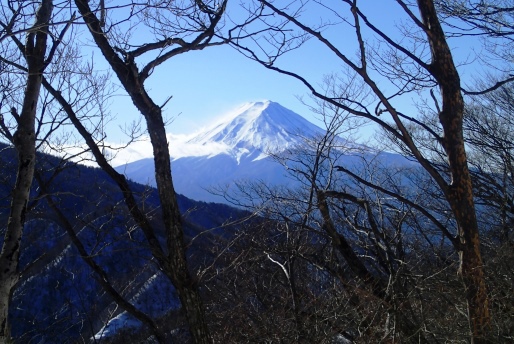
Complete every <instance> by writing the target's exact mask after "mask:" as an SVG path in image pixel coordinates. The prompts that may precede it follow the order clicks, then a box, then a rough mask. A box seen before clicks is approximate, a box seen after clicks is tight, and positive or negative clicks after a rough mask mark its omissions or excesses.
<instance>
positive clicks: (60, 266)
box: [0, 143, 243, 343]
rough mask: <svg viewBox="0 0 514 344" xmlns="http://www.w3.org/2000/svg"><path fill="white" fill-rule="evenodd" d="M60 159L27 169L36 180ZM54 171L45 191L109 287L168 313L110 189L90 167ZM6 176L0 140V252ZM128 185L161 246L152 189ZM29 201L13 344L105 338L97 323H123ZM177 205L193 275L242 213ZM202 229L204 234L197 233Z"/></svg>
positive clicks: (163, 285) (159, 278)
mask: <svg viewBox="0 0 514 344" xmlns="http://www.w3.org/2000/svg"><path fill="white" fill-rule="evenodd" d="M60 161H61V160H60V159H59V158H56V157H52V156H50V155H46V154H38V155H37V168H38V169H39V171H40V172H41V173H42V175H43V178H45V179H46V178H47V177H50V175H51V173H52V171H53V170H54V169H55V168H56V166H58V164H59V162H60ZM60 168H62V171H61V172H60V173H59V175H58V176H57V177H56V178H55V179H54V180H53V182H52V184H51V185H49V186H48V188H49V191H50V192H51V193H53V195H54V201H55V202H56V203H57V204H58V205H59V208H60V209H61V211H62V212H64V214H65V215H66V217H67V218H68V219H69V221H71V222H72V224H73V226H74V228H75V230H76V233H77V235H78V236H79V237H80V239H81V240H82V242H83V245H84V246H85V247H86V250H87V251H88V252H90V253H91V254H92V255H93V256H94V259H95V261H96V262H97V263H98V264H100V265H101V266H102V268H103V269H104V270H105V271H106V272H107V274H108V278H109V280H110V281H111V283H113V285H115V286H116V287H117V288H118V289H119V290H120V291H122V293H123V295H124V296H125V297H126V298H127V299H130V300H131V301H133V302H134V303H135V304H137V306H138V307H139V308H140V309H143V310H144V311H146V312H148V314H150V315H151V316H153V317H155V318H159V317H161V316H163V315H164V314H166V313H167V312H170V311H172V310H173V309H176V308H177V307H178V305H179V304H178V299H177V296H176V295H175V293H174V290H173V287H172V286H171V284H170V283H169V280H167V279H166V278H165V277H164V276H163V275H162V274H161V273H160V272H159V269H158V268H157V266H156V264H155V263H154V262H153V261H152V258H151V255H150V252H149V250H148V248H147V244H146V241H145V239H144V236H143V235H142V232H141V231H140V230H139V229H138V228H137V227H136V226H135V225H134V223H133V221H132V220H131V219H130V217H129V216H128V211H127V209H126V206H125V205H124V202H123V201H122V195H121V192H120V191H119V189H118V188H117V186H116V184H115V183H114V182H112V181H111V180H110V178H109V177H108V176H107V175H106V174H105V173H104V172H103V171H102V170H100V169H97V168H92V167H86V166H82V165H75V164H73V163H65V164H61V165H60ZM15 171H16V154H15V152H14V149H13V148H12V147H9V146H6V145H4V144H2V143H0V220H1V222H0V245H1V243H2V241H3V238H4V235H3V234H4V231H5V225H6V224H7V217H8V214H9V201H10V193H11V190H12V187H13V184H14V181H15V174H16V173H15ZM131 188H132V189H133V191H134V194H135V196H136V197H137V198H138V200H140V201H141V202H144V209H145V211H150V212H151V213H152V216H151V217H152V218H154V219H156V220H155V221H153V225H154V226H155V228H157V232H158V233H157V235H158V236H159V240H161V241H162V242H165V241H166V235H165V233H164V229H163V228H162V226H161V225H160V224H159V221H158V220H157V219H159V218H160V209H159V200H158V196H157V192H156V191H155V190H154V189H149V188H148V187H146V186H143V185H139V184H136V183H131ZM38 190H39V185H38V184H37V182H36V181H34V183H33V192H32V197H35V196H37V192H38ZM33 201H34V200H32V201H31V202H30V206H31V210H30V212H29V213H28V214H27V222H26V226H25V231H24V236H23V240H22V251H21V257H20V271H22V272H23V273H22V274H21V278H20V282H19V284H18V286H17V289H16V290H15V291H14V294H13V306H12V314H11V321H12V324H13V328H12V334H13V335H14V337H15V338H17V339H18V341H16V342H19V343H29V342H30V343H31V342H38V343H43V342H45V343H77V342H82V340H81V338H82V339H83V338H92V337H93V336H95V335H97V334H98V333H100V335H101V336H103V337H106V336H107V335H108V334H111V335H112V334H113V333H114V332H115V331H114V329H113V328H112V326H111V327H105V325H106V324H111V320H113V321H114V319H117V318H118V316H119V317H121V318H126V316H124V315H123V314H124V313H121V312H120V310H119V308H117V307H116V306H115V305H114V304H113V301H112V300H111V298H110V297H108V296H107V295H106V293H105V292H104V291H103V290H102V289H101V288H100V286H99V284H98V283H97V279H98V278H99V277H98V276H97V275H96V274H94V273H93V272H92V270H91V269H90V267H89V266H87V264H86V263H85V262H84V261H83V260H82V259H81V258H80V254H79V252H78V251H77V250H76V248H75V246H74V245H73V244H72V243H71V241H70V239H69V236H68V235H67V234H66V232H65V231H64V230H63V228H62V227H61V222H60V220H59V218H58V217H57V216H56V214H55V213H54V212H53V210H52V209H51V208H50V207H49V206H48V204H47V203H46V200H45V199H44V198H42V199H39V201H38V203H33ZM178 202H179V207H180V211H181V213H182V214H184V220H183V221H184V227H185V228H184V230H185V237H186V240H189V239H191V238H193V237H196V239H195V240H194V242H193V243H192V244H191V245H190V247H189V252H188V253H189V261H190V263H191V266H192V268H194V267H196V266H198V265H199V264H204V263H205V262H207V261H209V259H210V258H209V252H210V251H209V248H210V247H212V246H213V244H212V242H213V240H219V238H220V237H219V236H222V235H225V234H227V233H230V231H225V229H217V228H218V227H219V226H220V225H222V224H223V223H226V222H228V221H229V220H233V219H234V218H240V217H241V216H243V213H242V212H240V211H239V210H236V209H234V208H230V207H228V206H227V205H223V204H213V203H204V202H196V201H193V200H190V199H188V198H186V197H183V196H180V195H179V196H178ZM213 229H215V230H213ZM206 230H208V232H206V234H204V235H201V236H198V234H199V233H201V232H204V231H206ZM227 235H228V234H227ZM157 299H158V302H156V300H157ZM86 322H90V323H89V325H88V326H84V323H86ZM114 323H116V322H114ZM114 323H113V324H114ZM102 331H103V332H102Z"/></svg>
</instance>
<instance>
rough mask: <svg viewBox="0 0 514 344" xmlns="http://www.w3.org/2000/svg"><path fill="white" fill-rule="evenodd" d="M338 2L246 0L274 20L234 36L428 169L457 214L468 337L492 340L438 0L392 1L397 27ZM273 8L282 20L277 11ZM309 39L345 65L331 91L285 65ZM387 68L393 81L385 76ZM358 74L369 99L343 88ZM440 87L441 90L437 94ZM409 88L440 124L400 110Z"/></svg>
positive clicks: (458, 89)
mask: <svg viewBox="0 0 514 344" xmlns="http://www.w3.org/2000/svg"><path fill="white" fill-rule="evenodd" d="M342 4H343V5H345V6H346V9H344V7H342V6H338V7H336V6H335V5H334V6H331V5H326V4H322V3H320V2H303V1H297V2H293V3H291V4H288V6H282V5H279V4H278V3H277V2H273V1H258V2H257V3H256V4H255V5H254V7H251V5H249V6H247V10H248V11H250V12H251V11H256V9H260V8H263V7H264V8H266V9H268V11H269V12H266V13H273V14H274V15H275V17H265V19H264V21H265V23H266V24H267V25H269V26H270V27H273V28H274V30H273V31H270V32H273V34H270V35H267V36H262V37H261V39H257V38H256V39H255V42H256V44H255V45H252V44H247V45H245V44H243V43H239V44H238V42H235V43H234V44H235V45H236V46H237V47H238V48H239V50H240V51H241V52H242V53H243V54H245V55H247V56H248V57H249V58H251V59H254V60H256V61H258V62H259V63H261V64H262V65H263V66H265V67H266V68H268V69H271V70H275V71H277V72H279V73H282V74H285V75H289V76H291V77H293V78H296V79H297V80H299V81H300V82H302V83H303V84H305V86H307V88H308V89H309V90H310V91H311V92H312V94H313V95H314V96H316V97H319V98H320V99H322V100H324V101H326V102H328V103H330V104H332V105H333V106H335V107H338V108H340V109H342V110H344V111H347V112H348V113H350V114H352V115H354V116H358V117H361V118H365V119H368V120H370V121H371V122H373V123H375V124H377V125H378V126H379V127H381V128H382V129H383V130H384V131H385V132H386V133H388V135H389V137H390V138H391V139H392V140H393V142H394V143H395V145H397V146H399V147H400V149H401V150H402V151H404V152H408V154H409V155H410V156H411V157H412V158H414V159H415V160H416V161H417V162H418V163H419V164H420V165H421V166H422V167H423V168H424V169H425V170H426V172H427V173H428V174H429V175H430V176H431V178H432V179H433V181H434V182H435V184H436V185H437V187H438V188H439V190H440V192H441V193H442V194H443V195H444V198H445V199H446V202H447V204H448V206H449V207H450V209H451V212H452V214H453V216H454V219H455V221H456V224H457V233H455V234H452V233H451V232H449V231H448V232H446V233H445V232H442V234H444V235H446V236H447V234H450V235H451V239H450V240H451V242H452V244H453V247H454V250H455V251H456V252H458V253H459V256H460V267H459V274H460V276H461V277H462V281H463V284H464V286H465V291H466V292H465V298H466V300H467V303H468V314H469V328H470V332H471V335H470V337H471V338H472V341H473V342H475V343H481V342H488V341H489V339H488V334H489V331H490V323H491V314H490V312H489V300H488V296H487V289H486V283H485V277H484V270H483V262H482V257H481V253H480V239H479V226H478V222H477V217H476V211H475V202H474V193H473V188H472V182H471V174H470V171H469V168H468V161H467V155H466V149H465V139H464V134H463V116H464V98H463V90H462V89H463V88H462V85H461V80H460V75H459V71H458V68H457V65H456V63H455V60H454V57H453V56H452V51H451V48H450V46H449V44H448V41H447V39H446V36H445V31H444V28H443V25H442V24H441V22H440V21H439V17H438V14H439V13H438V12H437V9H436V7H435V2H434V1H432V0H419V1H416V2H407V1H401V0H397V1H391V5H396V6H397V8H398V10H399V11H400V12H402V13H403V15H404V16H403V21H402V24H401V25H402V26H401V27H398V28H397V31H396V33H392V34H389V32H391V31H387V30H390V29H391V28H384V29H381V28H380V27H379V25H377V24H375V23H374V22H373V21H372V19H371V17H369V16H368V15H367V13H366V9H365V7H363V6H364V5H360V4H359V2H358V1H351V0H348V1H343V2H342ZM312 10H316V11H324V13H325V14H326V17H325V18H329V19H324V20H322V21H321V23H320V22H313V21H312V17H309V13H311V12H310V11H312ZM416 12H417V13H416ZM456 14H457V16H458V13H457V12H456ZM277 17H278V18H281V19H282V20H277V19H276V18H277ZM266 18H273V19H269V20H266ZM334 27H337V28H338V30H339V33H340V32H345V31H344V30H346V32H348V33H350V32H353V34H354V35H353V42H354V44H355V45H354V46H356V47H357V54H356V57H355V58H354V57H353V56H355V55H351V54H348V53H347V52H345V46H343V45H341V42H340V41H338V40H337V39H334V38H332V37H333V36H332V34H333V32H332V31H331V29H332V28H334ZM348 39H349V38H347V39H346V40H345V42H346V43H347V42H348ZM307 40H309V43H310V42H312V41H315V42H316V44H319V46H320V48H324V49H326V52H327V56H331V57H333V58H335V60H337V61H339V62H341V63H343V65H344V66H346V68H347V70H348V72H345V73H346V74H345V75H346V77H347V80H346V81H345V80H339V81H338V83H339V92H338V93H337V94H327V93H326V92H324V90H323V89H320V88H319V87H317V86H316V85H315V84H314V83H313V82H311V81H310V80H309V79H308V78H307V76H306V75H303V73H302V72H299V71H295V70H290V69H288V68H287V67H281V66H280V57H281V56H282V55H283V54H284V53H286V52H290V51H291V50H294V49H297V48H299V47H301V45H302V44H304V43H305V41H307ZM312 44H314V43H312ZM347 45H348V44H346V46H347ZM384 77H385V78H387V82H386V84H388V86H381V85H383V84H384V82H382V81H383V78H384ZM356 78H358V79H361V80H362V81H363V83H364V84H365V88H363V90H364V92H370V94H371V95H372V96H370V97H368V98H367V99H365V100H364V101H356V100H354V99H353V98H352V97H351V95H350V96H348V95H347V94H346V93H345V89H346V88H347V87H348V85H349V84H350V83H351V82H352V80H355V79H356ZM508 81H510V78H507V79H503V80H501V81H498V82H497V83H496V84H494V85H491V86H489V87H486V88H485V91H487V90H490V89H494V88H495V87H498V86H497V85H501V84H502V83H505V82H508ZM334 88H336V86H334ZM434 91H437V92H438V95H437V96H436V93H435V92H434ZM413 92H416V93H417V94H421V95H422V96H426V97H428V98H429V99H430V98H431V99H433V105H432V108H434V109H435V112H436V113H437V118H438V122H437V123H436V129H435V130H434V128H433V127H432V126H431V125H430V124H431V123H427V122H424V118H423V116H416V115H406V114H405V113H407V112H412V109H408V110H407V111H403V112H402V111H401V110H400V109H399V106H400V104H399V100H400V99H404V98H405V96H406V95H409V94H412V93H413ZM386 117H388V118H389V119H390V121H388V120H387V119H386ZM420 133H423V135H425V136H426V137H429V138H430V139H431V140H432V141H434V142H437V145H439V146H440V147H441V151H442V152H444V153H443V155H444V159H446V160H447V164H448V165H447V166H448V169H447V170H445V171H443V170H441V169H439V168H438V166H437V164H436V163H434V162H433V161H432V160H431V159H430V156H429V155H427V154H428V152H427V151H425V150H424V147H423V145H422V144H421V142H420V141H419V140H418V138H417V137H419V136H420Z"/></svg>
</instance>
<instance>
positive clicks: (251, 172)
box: [117, 101, 369, 203]
mask: <svg viewBox="0 0 514 344" xmlns="http://www.w3.org/2000/svg"><path fill="white" fill-rule="evenodd" d="M324 134H325V130H323V129H321V128H319V127H318V126H316V125H314V124H313V123H311V122H309V121H308V120H306V119H305V118H303V117H302V116H300V115H298V114H296V113H294V112H293V111H291V110H288V109H286V108H284V107H283V106H281V105H280V104H278V103H275V102H272V101H262V102H254V103H248V104H245V105H243V106H241V107H240V108H238V109H237V110H236V111H234V112H232V113H230V114H228V115H227V116H225V117H224V118H222V119H221V120H219V121H218V122H217V123H215V124H214V125H213V126H211V127H209V128H207V129H205V130H202V131H200V132H198V133H197V134H196V135H195V136H194V137H192V138H189V140H187V141H185V142H178V141H173V140H172V139H170V143H169V145H170V152H171V153H170V154H171V158H172V174H173V181H174V185H175V190H176V192H178V193H180V194H183V195H185V196H186V197H189V198H191V199H195V200H201V201H207V202H222V203H223V202H224V199H223V198H222V197H221V196H218V195H214V194H212V193H211V192H209V190H212V188H215V187H218V186H220V187H223V186H227V185H230V184H232V183H234V182H235V181H241V180H251V181H263V182H265V183H267V184H268V185H291V183H292V180H291V178H288V176H287V171H286V169H285V168H284V166H282V165H281V164H279V163H277V162H276V161H275V160H274V159H273V158H271V157H270V153H273V154H276V153H280V152H283V151H285V150H286V149H287V148H292V147H295V146H297V145H298V144H301V143H303V142H304V141H305V139H306V138H307V139H309V138H310V139H312V138H315V137H321V136H322V135H324ZM341 142H343V140H342V139H341ZM353 145H354V146H355V144H353ZM363 147H364V146H363ZM368 149H369V148H368ZM117 170H118V171H119V172H121V173H124V174H125V175H126V176H127V177H128V178H130V179H132V180H134V181H136V182H139V183H142V184H149V185H151V186H155V177H154V166H153V159H152V158H147V159H141V160H138V161H135V162H131V163H128V164H125V165H121V166H118V167H117Z"/></svg>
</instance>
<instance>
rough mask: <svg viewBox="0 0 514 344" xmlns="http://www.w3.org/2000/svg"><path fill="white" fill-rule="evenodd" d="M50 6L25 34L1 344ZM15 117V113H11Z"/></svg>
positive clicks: (31, 159)
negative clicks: (23, 82)
mask: <svg viewBox="0 0 514 344" xmlns="http://www.w3.org/2000/svg"><path fill="white" fill-rule="evenodd" d="M52 10H53V3H52V1H51V0H43V1H42V2H41V5H40V7H39V8H38V10H37V12H36V21H35V23H34V25H33V27H32V29H31V30H30V31H29V32H28V34H27V41H26V46H25V52H24V53H25V58H26V61H27V70H28V72H27V82H26V87H25V94H24V99H23V105H22V111H21V114H20V115H19V116H15V117H16V118H18V128H17V130H16V132H15V134H14V135H13V144H14V147H15V148H16V151H17V154H18V171H17V175H16V183H15V186H14V189H13V191H12V201H11V210H10V214H9V219H8V223H7V229H6V232H5V236H4V243H3V246H2V251H1V253H0V344H2V343H6V342H8V341H9V340H10V331H9V321H8V316H9V303H10V298H11V295H12V291H13V287H14V285H15V284H16V283H17V282H18V277H19V276H18V261H19V257H20V245H21V238H22V235H23V226H24V224H25V213H26V209H27V203H28V200H29V196H30V187H31V185H32V179H33V176H34V166H35V160H36V136H35V117H36V109H37V104H38V98H39V92H40V90H41V82H42V77H43V71H44V69H45V66H46V64H45V54H46V47H47V37H48V26H47V25H48V23H49V21H50V18H51V16H52ZM12 111H13V112H14V113H15V114H16V109H14V108H13V109H12Z"/></svg>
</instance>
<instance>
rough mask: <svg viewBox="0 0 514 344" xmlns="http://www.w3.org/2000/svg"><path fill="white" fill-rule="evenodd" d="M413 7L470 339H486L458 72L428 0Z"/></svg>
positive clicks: (483, 292) (488, 319)
mask: <svg viewBox="0 0 514 344" xmlns="http://www.w3.org/2000/svg"><path fill="white" fill-rule="evenodd" d="M418 6H419V10H420V14H421V18H422V20H423V24H424V25H425V32H426V35H427V37H428V41H429V43H430V47H431V53H432V62H431V64H430V66H429V71H430V72H431V74H432V75H433V76H434V78H435V79H436V80H437V81H438V83H439V85H440V91H441V96H442V100H443V101H442V104H443V105H442V109H441V112H440V113H439V121H440V123H441V125H442V127H443V131H444V137H443V148H444V150H445V152H446V154H447V156H448V163H449V167H450V173H451V178H452V180H451V184H450V185H449V187H448V189H447V190H446V192H445V194H446V198H447V200H448V203H449V204H450V206H451V208H452V211H453V213H454V215H455V220H456V222H457V226H458V231H459V239H460V245H458V248H457V249H458V251H459V257H460V268H459V273H460V275H461V276H462V280H463V283H464V286H465V289H466V300H467V303H468V314H469V315H468V316H469V322H470V329H471V338H472V343H488V342H489V341H488V339H487V338H488V333H489V331H490V323H491V315H490V313H489V299H488V296H487V290H486V284H485V278H484V270H483V263H482V257H481V254H480V240H479V233H478V223H477V218H476V211H475V202H474V200H473V189H472V183H471V175H470V172H469V169H468V163H467V157H466V150H465V145H464V136H463V115H464V100H463V97H462V93H461V85H460V77H459V74H458V72H457V69H456V67H455V64H454V62H453V57H452V54H451V51H450V48H449V47H448V44H447V42H446V38H445V35H444V32H443V30H442V28H441V24H440V22H439V20H438V18H437V12H436V10H435V7H434V2H433V0H418Z"/></svg>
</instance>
